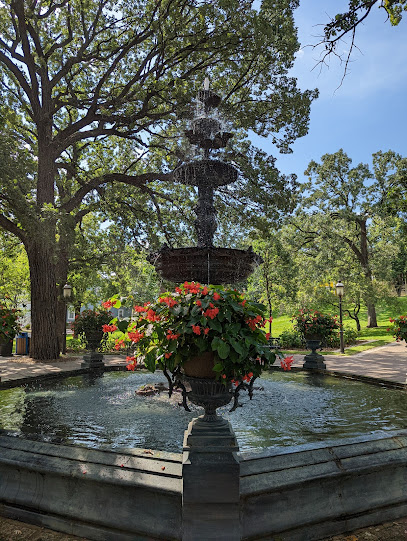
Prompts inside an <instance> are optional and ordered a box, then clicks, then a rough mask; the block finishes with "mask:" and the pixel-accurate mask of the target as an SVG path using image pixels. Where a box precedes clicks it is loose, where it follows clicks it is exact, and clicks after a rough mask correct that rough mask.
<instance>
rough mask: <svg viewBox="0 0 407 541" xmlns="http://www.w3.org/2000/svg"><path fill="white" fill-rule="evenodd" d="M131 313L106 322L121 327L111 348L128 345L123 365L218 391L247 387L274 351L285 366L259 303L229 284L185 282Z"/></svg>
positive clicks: (270, 360) (286, 362)
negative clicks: (127, 317) (132, 315)
mask: <svg viewBox="0 0 407 541" xmlns="http://www.w3.org/2000/svg"><path fill="white" fill-rule="evenodd" d="M118 302H119V301H118V300H117V299H116V298H115V297H113V298H112V299H111V300H109V301H107V303H104V304H103V306H105V307H106V308H107V307H111V306H116V307H117V306H118V305H117V303H118ZM134 312H135V314H136V317H135V318H134V319H133V320H131V321H130V322H117V320H113V321H112V323H113V324H117V326H118V328H119V330H120V331H122V336H121V338H119V339H118V341H117V342H116V347H129V346H131V345H133V346H134V349H135V351H134V355H133V356H131V357H128V365H127V368H128V369H129V370H134V368H135V367H136V365H137V363H138V362H140V361H142V362H143V363H144V364H145V366H146V367H147V369H148V370H150V371H152V372H154V371H155V370H156V369H157V368H158V369H162V370H163V371H164V373H165V374H166V373H167V371H169V372H171V373H172V374H173V377H174V375H175V376H180V377H182V379H183V380H185V379H186V380H187V382H188V383H189V384H191V385H192V386H193V385H195V384H197V382H198V380H199V381H200V382H201V383H202V381H203V382H204V383H202V385H204V384H205V382H206V385H210V386H212V388H213V389H215V393H217V394H219V395H220V394H222V392H223V391H225V390H226V392H229V391H228V390H230V389H231V387H232V385H234V386H235V387H236V388H238V389H241V388H245V387H250V390H251V389H252V383H253V381H254V379H255V378H257V377H258V376H259V375H260V374H261V372H262V370H264V369H265V368H267V367H268V366H270V365H271V364H273V363H274V361H275V359H276V357H277V356H278V357H280V358H281V362H282V365H284V366H285V367H286V368H289V367H290V366H291V363H292V360H291V359H290V358H287V359H284V357H283V355H282V353H281V352H279V351H278V350H271V349H270V347H269V344H268V338H269V336H268V334H266V333H265V332H264V327H265V325H266V321H268V320H266V319H265V317H264V313H265V307H264V306H263V305H262V304H259V303H256V302H253V301H250V300H248V299H245V298H244V297H243V295H242V294H241V293H239V292H238V291H237V290H235V289H228V288H225V287H223V286H202V285H201V284H199V283H195V282H191V283H189V282H185V283H184V284H182V285H181V286H180V287H176V288H175V291H174V292H171V293H170V292H166V293H163V294H161V295H160V297H159V298H158V299H157V301H156V302H154V303H151V304H150V303H146V304H144V305H143V306H135V307H134ZM167 377H168V376H167ZM193 390H194V389H192V391H193ZM190 398H191V396H190ZM229 400H230V397H229ZM195 403H197V402H195ZM226 403H227V402H226ZM184 405H185V404H184ZM201 405H202V404H201ZM216 407H218V406H216Z"/></svg>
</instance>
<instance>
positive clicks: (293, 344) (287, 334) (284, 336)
mask: <svg viewBox="0 0 407 541" xmlns="http://www.w3.org/2000/svg"><path fill="white" fill-rule="evenodd" d="M304 345H305V343H304V340H303V338H302V336H301V333H300V332H298V331H295V330H291V331H283V332H282V333H281V334H280V347H281V348H282V349H290V348H301V347H303V346H304Z"/></svg>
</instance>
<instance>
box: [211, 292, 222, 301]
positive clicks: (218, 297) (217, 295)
mask: <svg viewBox="0 0 407 541" xmlns="http://www.w3.org/2000/svg"><path fill="white" fill-rule="evenodd" d="M220 298H221V296H220V295H219V293H217V292H216V291H215V293H214V294H213V300H214V301H218V300H219V299H220Z"/></svg>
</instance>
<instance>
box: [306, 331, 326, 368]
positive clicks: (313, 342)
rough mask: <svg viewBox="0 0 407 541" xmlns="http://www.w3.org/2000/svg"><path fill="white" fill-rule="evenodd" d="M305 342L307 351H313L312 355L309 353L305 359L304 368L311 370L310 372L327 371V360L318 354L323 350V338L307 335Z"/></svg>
mask: <svg viewBox="0 0 407 541" xmlns="http://www.w3.org/2000/svg"><path fill="white" fill-rule="evenodd" d="M304 338H305V342H306V345H307V349H310V350H311V353H308V355H306V356H305V357H304V361H305V362H304V364H303V365H302V366H303V368H306V369H309V370H314V369H318V370H324V369H326V364H325V362H324V361H325V359H324V357H323V356H322V355H320V354H319V353H317V349H320V348H321V342H322V336H320V335H317V334H307V335H305V337H304Z"/></svg>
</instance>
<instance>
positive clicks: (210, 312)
mask: <svg viewBox="0 0 407 541" xmlns="http://www.w3.org/2000/svg"><path fill="white" fill-rule="evenodd" d="M218 314H219V308H208V309H207V310H205V312H204V313H203V315H204V316H205V317H209V318H210V319H214V318H215V317H216V316H217V315H218Z"/></svg>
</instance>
